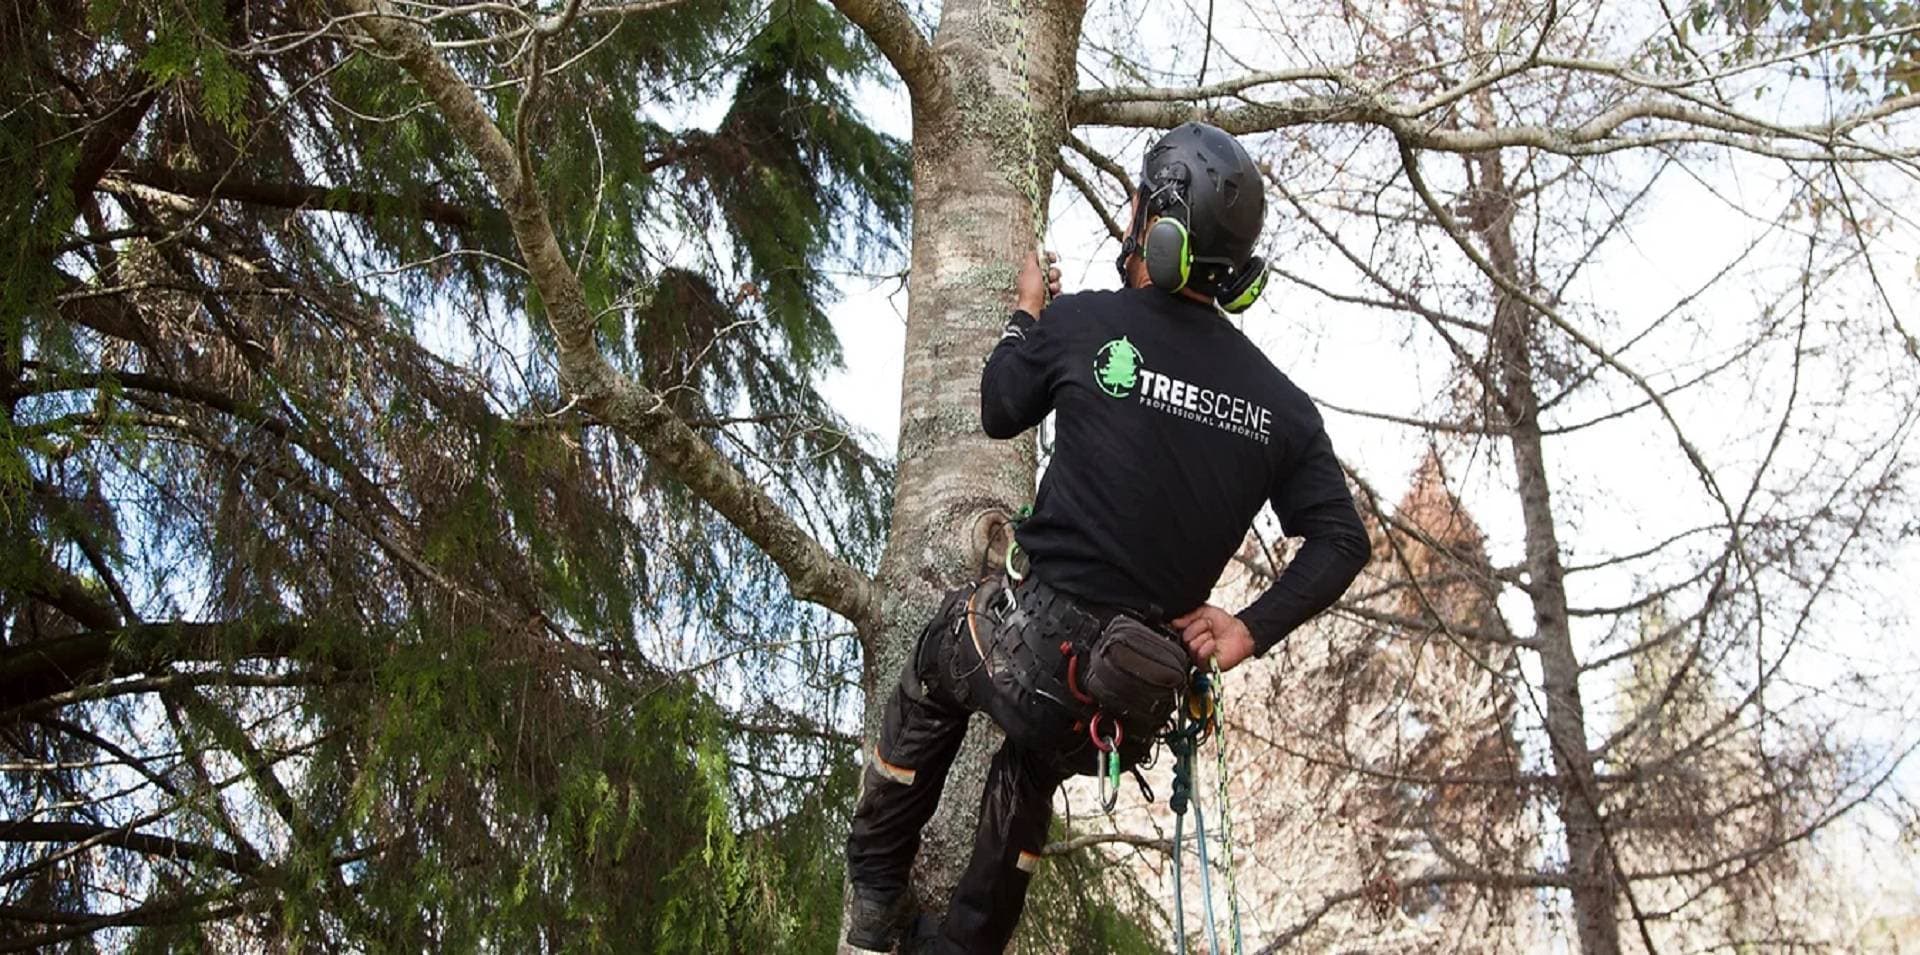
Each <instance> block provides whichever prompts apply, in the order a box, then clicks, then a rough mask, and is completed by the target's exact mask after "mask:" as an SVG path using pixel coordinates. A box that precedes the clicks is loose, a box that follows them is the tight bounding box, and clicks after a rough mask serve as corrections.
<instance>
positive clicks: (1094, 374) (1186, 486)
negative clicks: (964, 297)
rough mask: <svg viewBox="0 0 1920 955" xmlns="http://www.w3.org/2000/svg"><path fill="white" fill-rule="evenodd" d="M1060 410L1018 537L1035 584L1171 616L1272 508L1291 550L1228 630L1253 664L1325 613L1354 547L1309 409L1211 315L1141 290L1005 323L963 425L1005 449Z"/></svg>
mask: <svg viewBox="0 0 1920 955" xmlns="http://www.w3.org/2000/svg"><path fill="white" fill-rule="evenodd" d="M1049 411H1057V412H1059V414H1058V417H1057V418H1056V423H1055V434H1056V440H1055V445H1054V454H1053V460H1052V462H1051V463H1050V464H1049V465H1048V466H1047V471H1046V476H1045V477H1044V478H1043V479H1042V480H1041V482H1040V493H1039V494H1038V496H1037V497H1036V498H1035V500H1034V506H1033V515H1032V516H1031V517H1029V518H1028V519H1027V520H1026V521H1025V522H1024V523H1022V524H1021V525H1020V528H1019V530H1018V532H1017V535H1016V536H1017V538H1018V540H1019V542H1020V547H1021V549H1022V550H1024V551H1026V553H1027V555H1028V557H1029V558H1030V559H1031V561H1032V566H1033V570H1034V572H1035V573H1036V574H1038V575H1039V576H1040V578H1041V579H1043V580H1045V581H1046V582H1047V583H1049V584H1051V585H1053V586H1055V587H1057V588H1059V589H1061V590H1064V591H1066V592H1068V593H1071V594H1074V595H1076V596H1078V597H1080V598H1082V599H1084V600H1087V601H1090V602H1092V603H1095V604H1104V605H1108V606H1113V607H1123V608H1129V609H1132V610H1134V611H1136V612H1141V613H1145V614H1147V615H1149V616H1156V617H1166V618H1172V617H1177V616H1180V615H1181V614H1184V613H1186V612H1188V611H1190V610H1193V609H1194V608H1196V607H1198V606H1200V605H1201V604H1202V603H1204V602H1205V601H1206V598H1207V594H1208V592H1209V591H1211V590H1212V588H1213V584H1214V582H1215V581H1216V580H1218V579H1219V577H1220V573H1221V571H1222V570H1224V569H1225V568H1226V564H1227V561H1228V560H1230V559H1231V558H1232V557H1233V554H1234V551H1235V550H1236V549H1238V547H1239V546H1240V542H1241V541H1242V540H1243V539H1244V538H1245V536H1246V532H1247V528H1248V527H1249V526H1250V525H1251V524H1252V522H1253V519H1254V517H1255V515H1257V514H1258V513H1259V510H1260V505H1261V504H1262V503H1265V502H1271V503H1272V505H1273V509H1274V512H1275V513H1276V514H1277V515H1279V517H1280V526H1281V529H1282V530H1284V531H1285V532H1286V533H1287V535H1288V536H1292V537H1304V538H1306V545H1305V546H1304V547H1303V548H1301V550H1300V552H1299V554H1298V555H1296V556H1295V557H1294V559H1293V561H1292V562H1291V563H1289V564H1288V565H1287V568H1286V570H1285V571H1284V572H1282V573H1281V575H1280V577H1279V579H1277V580H1276V581H1274V583H1273V586H1272V587H1270V588H1268V589H1267V591H1266V592H1265V593H1263V594H1261V595H1260V597H1259V598H1258V599H1256V600H1255V601H1254V602H1253V603H1252V605H1250V606H1248V607H1247V608H1246V609H1244V610H1242V611H1240V614H1239V616H1240V619H1241V620H1242V621H1244V622H1245V623H1246V625H1247V628H1248V629H1249V630H1250V631H1251V632H1252V634H1253V639H1254V645H1255V649H1256V651H1257V652H1259V653H1265V652H1266V651H1268V650H1269V649H1271V648H1272V647H1273V646H1274V645H1275V644H1277V643H1279V642H1280V640H1281V639H1282V638H1284V637H1285V636H1286V635H1287V634H1288V633H1289V632H1291V631H1292V630H1293V629H1294V628H1295V627H1298V626H1299V625H1301V624H1302V623H1305V622H1306V621H1307V619H1308V618H1310V617H1312V616H1313V615H1314V614H1316V613H1319V612H1320V611H1322V610H1324V609H1326V608H1327V607H1328V606H1329V605H1331V604H1332V603H1333V602H1334V601H1335V600H1336V599H1338V598H1339V596H1340V594H1341V593H1343V592H1344V591H1345V590H1346V588H1347V584H1349V583H1351V582H1352V580H1353V578H1354V576H1355V575H1357V574H1358V573H1359V572H1360V568H1361V567H1362V566H1364V565H1365V563H1366V560H1367V556H1368V550H1369V545H1368V542H1367V535H1366V531H1365V529H1364V528H1363V527H1362V525H1361V523H1360V518H1359V516H1358V515H1357V514H1356V513H1355V512H1354V506H1353V497H1352V495H1351V494H1350V493H1349V492H1348V490H1347V483H1346V479H1345V478H1344V476H1342V474H1341V472H1340V465H1339V462H1338V461H1337V460H1336V459H1335V458H1334V454H1333V445H1332V443H1331V442H1329V441H1328V439H1327V433H1326V430H1325V428H1324V427H1323V426H1322V423H1321V419H1320V413H1319V411H1318V410H1317V409H1316V408H1315V407H1314V406H1313V402H1312V400H1311V399H1309V398H1308V397H1307V395H1306V393H1305V392H1303V391H1301V390H1300V389H1299V388H1298V387H1296V386H1295V385H1294V384H1293V382H1292V381H1289V380H1288V379H1287V376H1286V375H1284V374H1282V373H1281V372H1280V370H1279V369H1277V368H1275V367H1274V366H1273V363H1272V362H1270V361H1268V360H1267V357H1266V356H1265V355H1264V354H1262V353H1261V351H1260V349H1259V348H1257V347H1256V346H1255V345H1254V344H1253V343H1252V342H1251V341H1249V340H1248V339H1247V337H1246V336H1245V335H1243V334H1241V333H1240V331H1239V330H1238V329H1236V328H1234V327H1233V326H1232V325H1231V324H1229V323H1228V322H1227V321H1226V320H1225V319H1224V318H1222V317H1220V315H1219V313H1218V312H1216V311H1215V310H1214V309H1213V308H1212V306H1210V305H1206V304H1203V303H1200V302H1195V301H1192V300H1189V299H1186V298H1184V297H1181V296H1175V295H1168V294H1166V293H1165V292H1161V291H1159V290H1157V289H1123V290H1120V291H1113V292H1080V293H1076V294H1072V295H1063V296H1061V297H1059V298H1057V299H1055V300H1054V301H1053V303H1052V304H1051V305H1049V306H1048V307H1047V308H1046V310H1045V313H1044V315H1043V318H1042V319H1041V320H1039V321H1036V320H1035V319H1034V318H1033V317H1032V316H1030V315H1028V314H1026V313H1025V312H1015V313H1014V315H1013V318H1012V320H1011V321H1009V322H1008V323H1007V329H1006V333H1005V334H1004V335H1003V336H1002V337H1001V339H1000V343H999V345H997V346H996V347H995V348H994V350H993V353H992V354H991V355H989V356H988V358H987V365H986V370H985V371H984V372H983V373H982V375H981V378H980V422H981V424H982V425H983V426H984V427H985V429H986V432H987V434H988V436H990V437H994V438H1011V437H1014V436H1015V435H1018V434H1019V433H1021V432H1023V431H1025V430H1027V429H1028V428H1031V427H1034V426H1035V425H1037V424H1039V423H1040V421H1041V420H1042V419H1044V418H1045V417H1046V416H1047V413H1048V412H1049Z"/></svg>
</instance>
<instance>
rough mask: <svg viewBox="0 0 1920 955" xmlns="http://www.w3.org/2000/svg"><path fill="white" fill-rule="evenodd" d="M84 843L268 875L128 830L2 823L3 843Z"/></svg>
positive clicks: (240, 860) (256, 866)
mask: <svg viewBox="0 0 1920 955" xmlns="http://www.w3.org/2000/svg"><path fill="white" fill-rule="evenodd" d="M82 839H86V840H92V841H93V842H94V843H95V844H97V845H109V846H116V847H119V848H121V849H126V850H129V851H131V852H138V853H142V854H144V855H150V856H161V857H163V858H167V859H175V860H179V861H183V862H191V863H197V864H200V865H210V866H213V867H215V868H220V869H226V870H227V871H229V872H232V873H234V874H235V875H248V876H251V875H259V874H262V873H263V872H266V871H268V869H267V866H266V864H265V863H263V862H261V861H260V860H258V859H250V858H248V857H246V856H243V855H240V854H238V853H234V852H229V851H227V850H225V849H218V848H215V847H213V846H207V845H200V844H197V843H192V842H182V841H180V840H178V839H169V838H167V837H166V836H154V835H148V834H146V833H144V832H133V831H131V830H128V829H125V828H116V827H113V826H97V825H93V824H91V823H85V822H37V821H31V820H11V819H0V842H78V841H80V840H82Z"/></svg>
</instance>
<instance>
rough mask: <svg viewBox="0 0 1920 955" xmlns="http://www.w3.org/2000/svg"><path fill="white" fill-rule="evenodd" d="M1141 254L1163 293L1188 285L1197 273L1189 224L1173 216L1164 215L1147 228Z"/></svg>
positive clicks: (1148, 274)
mask: <svg viewBox="0 0 1920 955" xmlns="http://www.w3.org/2000/svg"><path fill="white" fill-rule="evenodd" d="M1140 254H1141V257H1142V258H1145V259H1146V260H1147V277H1148V278H1150V279H1152V280H1153V284H1154V287H1155V288H1158V289H1160V290H1161V291H1163V292H1178V291H1180V290H1181V289H1183V288H1186V287H1187V279H1188V278H1189V277H1190V276H1191V274H1192V272H1193V250H1192V249H1191V248H1189V246H1188V238H1187V226H1186V224H1185V223H1183V222H1181V221H1180V220H1179V219H1176V218H1174V217H1172V216H1161V217H1159V218H1158V219H1155V220H1153V225H1151V226H1148V227H1147V238H1146V241H1144V242H1142V243H1140Z"/></svg>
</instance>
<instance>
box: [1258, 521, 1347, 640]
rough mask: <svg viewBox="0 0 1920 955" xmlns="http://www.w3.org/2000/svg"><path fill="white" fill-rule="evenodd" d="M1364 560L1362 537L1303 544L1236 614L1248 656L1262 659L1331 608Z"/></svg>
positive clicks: (1327, 537) (1338, 536)
mask: <svg viewBox="0 0 1920 955" xmlns="http://www.w3.org/2000/svg"><path fill="white" fill-rule="evenodd" d="M1367 556H1368V545H1367V539H1366V536H1365V535H1364V534H1359V533H1351V532H1349V533H1338V534H1328V535H1322V536H1317V537H1310V538H1308V539H1307V543H1306V546H1304V547H1302V548H1300V553H1298V554H1296V555H1294V558H1293V560H1292V561H1291V562H1289V563H1288V564H1287V568H1286V570H1284V571H1282V572H1281V574H1280V577H1279V579H1278V580H1275V581H1274V582H1273V586H1271V587H1268V588H1267V590H1266V592H1265V593H1263V594H1261V595H1260V596H1259V598H1258V599H1256V600H1254V602H1253V603H1252V604H1251V605H1249V606H1248V607H1247V608H1246V609H1245V610H1242V611H1240V613H1239V617H1240V619H1241V621H1242V622H1244V623H1246V625H1247V629H1248V630H1250V631H1252V632H1253V646H1254V652H1255V653H1257V654H1265V653H1266V652H1267V651H1268V650H1271V649H1273V648H1274V647H1275V646H1278V645H1279V644H1280V642H1281V641H1282V640H1284V639H1286V637H1287V634H1289V633H1292V632H1293V631H1294V630H1295V629H1297V628H1298V627H1299V626H1300V625H1301V624H1304V623H1306V622H1307V621H1308V620H1311V619H1313V616H1314V615H1315V614H1318V613H1319V612H1321V611H1322V610H1325V609H1327V608H1328V607H1331V606H1333V602H1334V601H1336V600H1339V599H1340V595H1341V594H1344V593H1346V592H1347V585H1348V584H1351V583H1352V582H1353V578H1355V577H1357V576H1359V575H1360V570H1361V568H1363V567H1365V566H1366V565H1367Z"/></svg>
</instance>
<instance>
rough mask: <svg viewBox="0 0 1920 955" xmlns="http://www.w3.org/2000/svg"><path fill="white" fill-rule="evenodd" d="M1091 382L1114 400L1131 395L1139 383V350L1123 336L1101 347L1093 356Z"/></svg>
mask: <svg viewBox="0 0 1920 955" xmlns="http://www.w3.org/2000/svg"><path fill="white" fill-rule="evenodd" d="M1093 380H1094V381H1095V382H1096V383H1097V384H1099V385H1100V390H1101V391H1104V392H1106V393H1107V394H1109V395H1111V396H1113V397H1115V398H1125V397H1126V396H1128V395H1131V394H1133V386H1134V385H1135V384H1138V383H1139V381H1140V349H1138V348H1135V347H1133V343H1132V342H1130V341H1127V339H1126V338H1125V337H1124V336H1123V337H1120V338H1116V339H1114V340H1113V341H1110V342H1108V343H1106V344H1105V345H1101V346H1100V350H1099V351H1098V352H1096V353H1094V356H1093Z"/></svg>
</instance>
